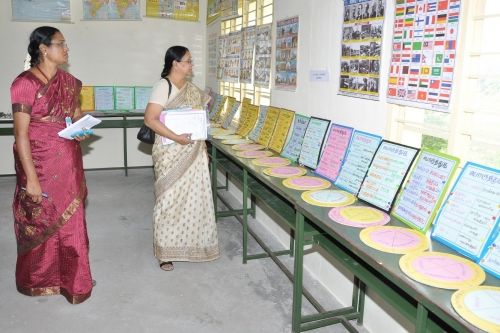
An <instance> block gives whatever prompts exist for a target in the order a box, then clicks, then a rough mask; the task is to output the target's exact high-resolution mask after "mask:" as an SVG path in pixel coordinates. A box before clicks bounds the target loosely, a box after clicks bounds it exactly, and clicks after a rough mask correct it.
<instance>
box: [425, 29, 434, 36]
mask: <svg viewBox="0 0 500 333" xmlns="http://www.w3.org/2000/svg"><path fill="white" fill-rule="evenodd" d="M433 37H434V28H425V29H424V38H433Z"/></svg>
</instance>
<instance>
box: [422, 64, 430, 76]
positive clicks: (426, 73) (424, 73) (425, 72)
mask: <svg viewBox="0 0 500 333" xmlns="http://www.w3.org/2000/svg"><path fill="white" fill-rule="evenodd" d="M430 73H431V68H430V67H427V66H424V67H421V68H420V74H421V75H429V74H430Z"/></svg>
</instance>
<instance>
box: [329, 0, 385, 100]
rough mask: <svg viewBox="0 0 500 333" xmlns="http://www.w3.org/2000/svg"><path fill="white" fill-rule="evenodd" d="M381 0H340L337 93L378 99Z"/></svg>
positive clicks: (381, 22) (383, 1) (382, 8)
mask: <svg viewBox="0 0 500 333" xmlns="http://www.w3.org/2000/svg"><path fill="white" fill-rule="evenodd" d="M384 13H385V0H344V24H343V26H342V51H341V52H342V53H341V59H340V86H339V95H346V96H353V97H362V98H367V99H371V100H378V99H379V88H380V87H379V85H380V57H381V51H382V32H383V27H384Z"/></svg>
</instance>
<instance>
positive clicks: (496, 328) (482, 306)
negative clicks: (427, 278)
mask: <svg viewBox="0 0 500 333" xmlns="http://www.w3.org/2000/svg"><path fill="white" fill-rule="evenodd" d="M451 305H452V306H453V308H454V309H455V311H457V313H458V314H459V315H460V317H462V318H464V319H465V320H467V321H468V322H469V323H471V324H472V325H474V326H476V327H478V328H480V329H482V330H484V331H486V332H491V333H500V287H493V286H479V287H472V288H467V289H461V290H457V291H455V292H454V293H453V295H451Z"/></svg>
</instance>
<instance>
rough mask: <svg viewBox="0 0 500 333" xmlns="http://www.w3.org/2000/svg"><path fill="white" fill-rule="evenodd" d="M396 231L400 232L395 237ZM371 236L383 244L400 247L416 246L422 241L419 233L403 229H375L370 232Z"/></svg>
mask: <svg viewBox="0 0 500 333" xmlns="http://www.w3.org/2000/svg"><path fill="white" fill-rule="evenodd" d="M384 228H385V227H384ZM396 233H397V234H399V237H394V235H395V234H396ZM370 238H371V240H372V241H373V242H375V243H377V244H380V245H382V246H385V247H392V248H398V249H410V248H414V247H416V246H418V245H419V244H420V243H421V239H420V238H419V237H418V235H415V234H414V233H413V232H411V231H407V230H402V229H389V230H386V229H379V230H375V231H373V232H371V233H370Z"/></svg>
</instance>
